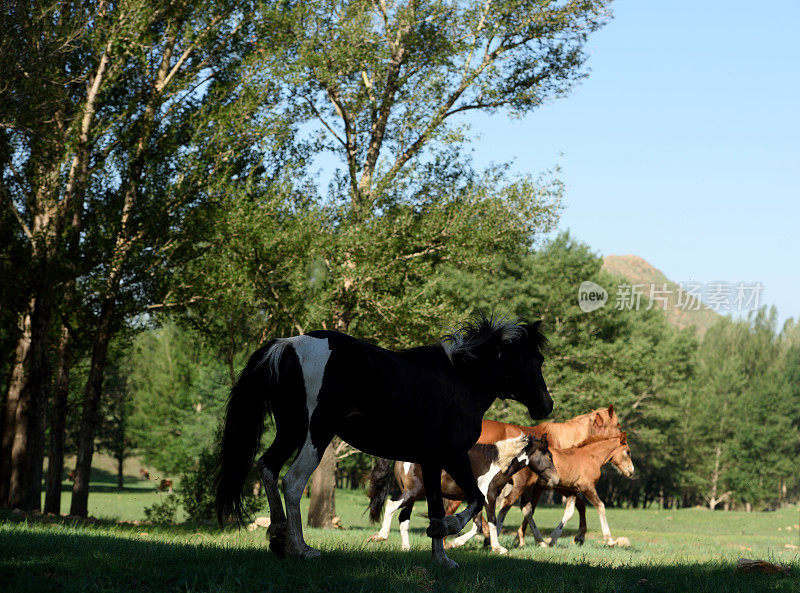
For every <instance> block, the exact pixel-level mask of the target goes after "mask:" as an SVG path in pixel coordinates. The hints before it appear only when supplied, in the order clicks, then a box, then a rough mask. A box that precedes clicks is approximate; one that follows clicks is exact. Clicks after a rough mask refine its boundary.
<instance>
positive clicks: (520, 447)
mask: <svg viewBox="0 0 800 593" xmlns="http://www.w3.org/2000/svg"><path fill="white" fill-rule="evenodd" d="M528 443H529V439H528V437H527V436H525V435H520V436H516V437H513V438H510V439H505V440H503V441H498V442H497V443H495V447H496V448H497V461H493V462H492V464H491V465H490V466H489V469H488V470H487V471H486V473H485V474H483V475H480V476H478V480H477V481H478V488H479V489H480V491H481V494H483V495H484V496H486V494H487V492H488V491H489V484H491V483H492V480H493V479H494V477H495V476H496V475H497V474H499V473H500V472H504V471H506V470H507V469H508V466H510V465H511V462H512V461H514V459H516V458H517V457H518V456H519V455H520V454H522V453H523V451H524V450H525V447H526V446H527V445H528Z"/></svg>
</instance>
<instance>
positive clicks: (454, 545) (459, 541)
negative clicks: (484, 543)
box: [450, 521, 478, 548]
mask: <svg viewBox="0 0 800 593" xmlns="http://www.w3.org/2000/svg"><path fill="white" fill-rule="evenodd" d="M477 533H478V524H477V523H475V521H473V522H472V529H470V530H469V531H467V532H466V533H465V534H464V535H461V536H459V537H457V538H456V539H454V540H453V541H452V543H451V544H450V547H451V548H459V547H461V546H463V545H464V544H465V543H467V542H468V541H469V540H471V539H472V538H473V537H475V534H477Z"/></svg>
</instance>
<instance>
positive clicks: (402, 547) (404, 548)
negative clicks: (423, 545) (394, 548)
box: [400, 546, 411, 552]
mask: <svg viewBox="0 0 800 593" xmlns="http://www.w3.org/2000/svg"><path fill="white" fill-rule="evenodd" d="M400 549H401V550H403V551H404V552H410V551H411V546H400Z"/></svg>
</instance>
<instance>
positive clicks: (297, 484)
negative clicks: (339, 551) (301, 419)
mask: <svg viewBox="0 0 800 593" xmlns="http://www.w3.org/2000/svg"><path fill="white" fill-rule="evenodd" d="M312 424H313V423H312ZM332 438H333V435H331V434H326V435H324V436H320V435H319V434H313V431H309V433H308V435H307V437H306V440H305V443H303V447H302V448H301V449H300V453H298V454H297V458H296V459H295V460H294V462H293V463H292V466H291V467H290V468H289V471H287V472H286V475H285V476H284V478H283V498H284V500H286V515H287V524H286V528H287V529H286V553H287V554H290V555H293V556H300V557H302V558H316V557H318V556H319V555H320V554H319V550H315V549H314V548H312V547H311V546H309V545H308V544H306V542H305V540H304V539H303V519H302V517H301V515H300V500H301V499H302V497H303V489H304V488H305V486H306V483H307V482H308V478H310V477H311V474H312V473H313V472H314V470H315V469H317V466H318V465H319V462H320V460H321V459H322V455H323V453H325V449H326V447H327V446H328V444H329V443H330V442H331V439H332Z"/></svg>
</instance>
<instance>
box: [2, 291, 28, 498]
mask: <svg viewBox="0 0 800 593" xmlns="http://www.w3.org/2000/svg"><path fill="white" fill-rule="evenodd" d="M32 309H33V303H31V304H30V305H29V306H28V310H27V311H26V312H25V314H24V315H23V316H22V323H21V324H20V325H21V327H20V335H19V338H18V339H17V345H16V348H15V350H14V364H13V367H12V369H11V377H10V379H9V381H8V389H7V390H6V406H5V410H4V417H3V441H2V449H0V504H2V506H5V507H10V506H11V501H10V500H9V498H8V495H9V489H10V485H11V452H12V449H13V447H14V437H15V436H16V434H17V430H16V429H17V408H18V407H19V402H20V399H21V397H22V392H23V390H24V388H25V383H26V379H27V377H26V373H25V367H26V366H27V363H28V360H27V359H28V355H29V353H30V347H31V314H30V313H31V311H32ZM26 440H27V436H26Z"/></svg>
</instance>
